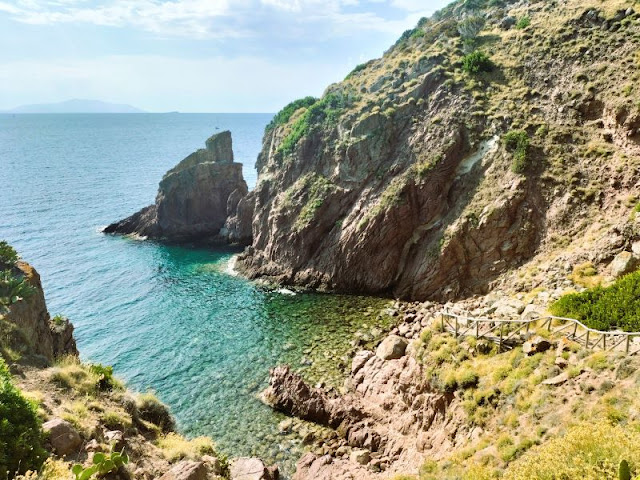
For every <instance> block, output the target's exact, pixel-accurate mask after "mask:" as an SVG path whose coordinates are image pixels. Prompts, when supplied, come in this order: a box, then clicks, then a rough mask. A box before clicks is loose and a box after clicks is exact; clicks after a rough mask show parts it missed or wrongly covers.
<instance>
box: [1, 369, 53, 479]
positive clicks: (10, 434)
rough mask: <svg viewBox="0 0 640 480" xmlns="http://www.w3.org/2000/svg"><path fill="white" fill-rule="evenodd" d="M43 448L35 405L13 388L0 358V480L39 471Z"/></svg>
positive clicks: (42, 459) (43, 455)
mask: <svg viewBox="0 0 640 480" xmlns="http://www.w3.org/2000/svg"><path fill="white" fill-rule="evenodd" d="M42 445H43V434H42V428H41V425H40V420H39V419H38V414H37V409H36V406H35V405H34V404H33V403H31V402H30V401H29V400H27V399H26V398H25V397H24V396H23V395H22V393H21V392H20V390H18V389H17V388H16V387H15V386H14V385H13V383H12V381H11V374H10V373H9V370H8V369H7V366H6V364H5V363H4V361H3V360H1V359H0V479H3V480H4V479H7V478H13V477H14V475H15V474H16V473H25V472H26V471H27V470H34V469H37V468H39V467H40V466H41V465H42V462H43V461H44V460H45V458H46V456H47V454H46V452H45V451H44V449H43V448H42Z"/></svg>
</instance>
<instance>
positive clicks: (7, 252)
mask: <svg viewBox="0 0 640 480" xmlns="http://www.w3.org/2000/svg"><path fill="white" fill-rule="evenodd" d="M17 261H18V252H16V251H15V249H14V248H13V247H12V246H11V245H9V244H8V243H7V242H5V241H4V240H2V241H0V265H3V266H5V267H12V266H14V265H15V263H16V262H17Z"/></svg>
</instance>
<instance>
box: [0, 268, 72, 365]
mask: <svg viewBox="0 0 640 480" xmlns="http://www.w3.org/2000/svg"><path fill="white" fill-rule="evenodd" d="M13 268H14V269H15V271H16V273H17V275H19V276H24V278H25V279H26V280H27V282H28V283H29V284H30V285H31V286H32V287H33V293H32V294H31V295H30V296H29V297H28V298H25V299H23V300H21V301H19V302H16V303H14V304H12V305H11V307H10V308H9V310H8V311H7V312H6V313H5V314H4V316H3V315H2V314H0V331H1V332H2V334H3V336H4V338H5V340H4V341H3V343H6V344H8V346H9V347H10V348H13V349H15V350H16V351H17V352H19V353H20V354H22V355H24V356H25V357H27V358H29V357H32V356H34V355H35V356H40V357H43V358H44V359H45V360H46V361H47V362H52V361H53V360H54V359H55V358H57V357H60V356H62V355H75V356H77V355H78V350H77V348H76V342H75V339H74V338H73V325H72V324H71V323H70V322H69V320H67V319H66V318H63V317H56V318H55V319H52V318H51V316H50V315H49V311H48V310H47V305H46V303H45V299H44V291H43V290H42V282H41V281H40V275H38V272H37V271H36V270H35V268H33V267H32V266H31V265H29V264H28V263H26V262H18V263H17V264H16V265H15V267H13Z"/></svg>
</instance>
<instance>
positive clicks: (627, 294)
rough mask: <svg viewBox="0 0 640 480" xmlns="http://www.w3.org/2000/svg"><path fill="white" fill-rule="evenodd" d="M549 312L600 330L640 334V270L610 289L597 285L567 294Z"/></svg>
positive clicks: (623, 278) (617, 282) (625, 277)
mask: <svg viewBox="0 0 640 480" xmlns="http://www.w3.org/2000/svg"><path fill="white" fill-rule="evenodd" d="M550 310H551V313H553V314H554V315H556V316H558V317H569V318H575V319H576V320H580V321H581V322H582V323H584V324H585V325H587V326H588V327H591V328H595V329H598V330H610V329H616V328H620V329H622V330H625V331H628V332H637V331H640V271H638V272H635V273H631V274H629V275H626V276H624V277H622V278H621V279H619V280H617V281H616V282H615V283H614V284H613V285H611V286H609V287H604V288H603V287H599V286H598V287H595V288H591V289H588V290H585V291H584V292H581V293H572V294H569V295H564V296H563V297H561V298H560V299H558V300H557V301H556V302H554V303H553V304H552V305H551V308H550Z"/></svg>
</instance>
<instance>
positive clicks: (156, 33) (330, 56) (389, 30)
mask: <svg viewBox="0 0 640 480" xmlns="http://www.w3.org/2000/svg"><path fill="white" fill-rule="evenodd" d="M447 3H449V0H170V1H163V0H108V1H102V2H95V1H92V0H0V45H2V46H3V48H2V49H0V110H1V109H6V108H11V107H14V106H17V105H22V104H28V103H47V102H57V101H63V100H68V99H70V98H91V99H99V100H105V101H111V102H116V103H129V104H132V105H135V106H137V107H139V108H143V109H145V110H149V111H172V110H179V111H183V112H275V111H277V110H278V109H279V108H280V107H282V106H283V105H284V104H285V103H287V102H288V101H290V100H292V99H295V98H299V97H302V96H305V95H320V94H321V93H322V91H323V90H324V88H325V87H326V86H327V85H328V84H330V83H332V82H335V81H338V80H340V79H342V78H343V77H344V76H345V75H346V74H347V73H348V72H349V71H350V70H351V69H352V68H353V67H354V66H355V65H356V64H358V63H361V62H363V61H366V60H369V59H371V58H374V57H379V56H380V55H381V54H382V53H383V52H384V50H386V49H387V48H388V47H389V46H390V45H391V44H392V43H393V42H394V41H395V40H396V39H397V37H398V36H399V35H400V34H401V33H402V32H403V31H404V30H406V29H407V28H411V27H413V26H415V24H416V23H417V21H418V20H419V18H420V17H422V16H425V15H430V14H431V13H433V12H434V11H435V10H437V9H438V8H441V7H443V6H445V5H446V4H447Z"/></svg>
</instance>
